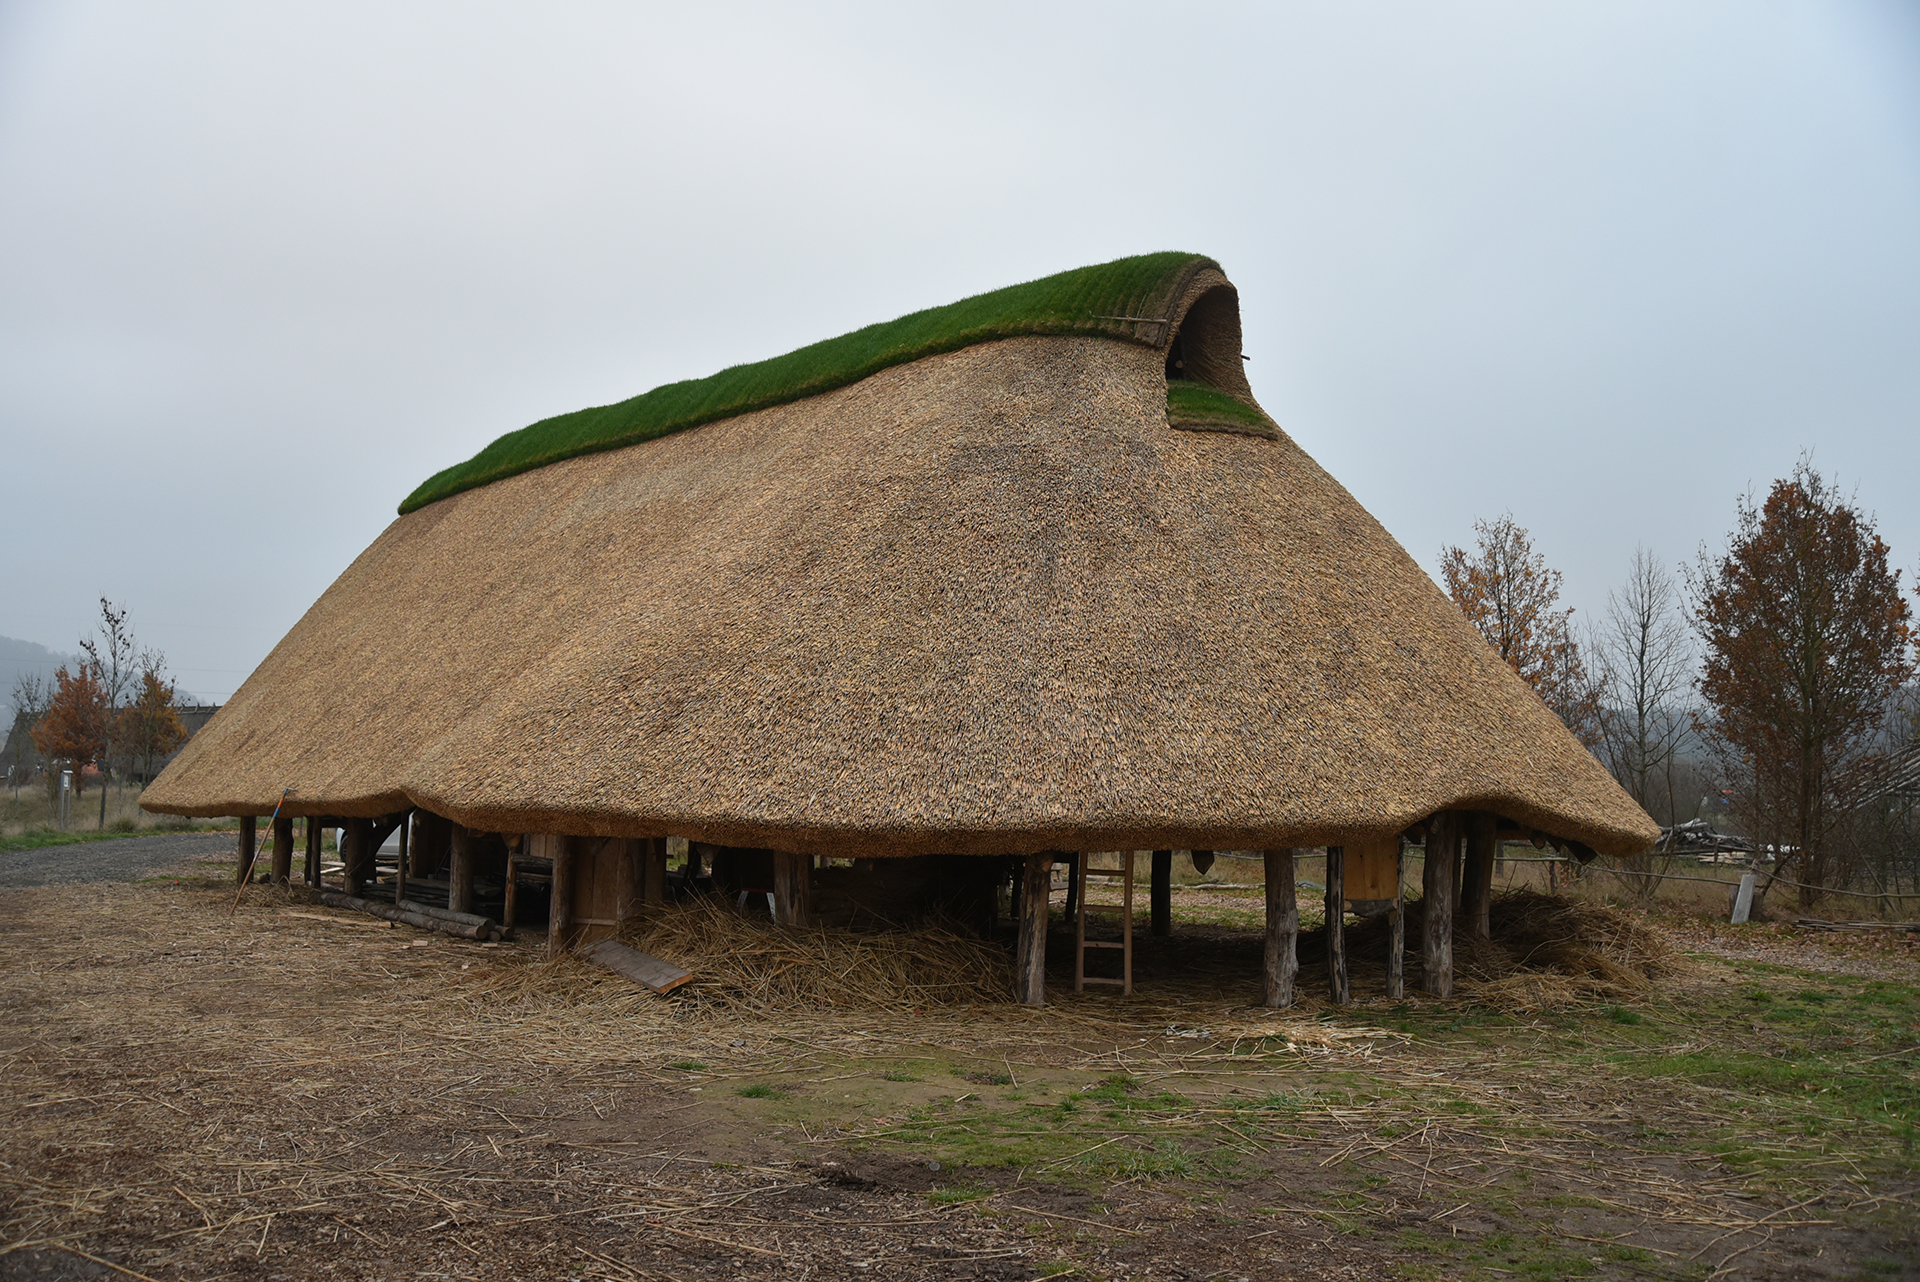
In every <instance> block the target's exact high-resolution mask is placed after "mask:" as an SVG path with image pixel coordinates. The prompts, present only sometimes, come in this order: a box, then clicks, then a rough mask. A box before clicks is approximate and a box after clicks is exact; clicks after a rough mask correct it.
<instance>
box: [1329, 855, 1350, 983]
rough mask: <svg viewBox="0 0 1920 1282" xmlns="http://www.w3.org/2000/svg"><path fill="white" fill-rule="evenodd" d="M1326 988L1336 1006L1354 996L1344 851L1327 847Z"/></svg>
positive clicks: (1345, 856)
mask: <svg viewBox="0 0 1920 1282" xmlns="http://www.w3.org/2000/svg"><path fill="white" fill-rule="evenodd" d="M1326 904H1327V992H1328V994H1329V995H1331V997H1332V998H1333V1003H1334V1005H1336V1006H1344V1005H1346V1004H1347V1003H1348V1002H1350V1001H1352V1000H1353V993H1352V991H1351V990H1350V989H1349V988H1348V985H1347V852H1346V848H1345V847H1344V846H1328V847H1327V899H1326Z"/></svg>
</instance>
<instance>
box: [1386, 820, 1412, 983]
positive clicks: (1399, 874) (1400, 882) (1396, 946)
mask: <svg viewBox="0 0 1920 1282" xmlns="http://www.w3.org/2000/svg"><path fill="white" fill-rule="evenodd" d="M1395 845H1397V846H1398V850H1397V851H1396V852H1395V854H1394V866H1393V907H1392V908H1390V909H1388V911H1387V996H1388V997H1390V998H1392V999H1393V1000H1395V1001H1398V1000H1400V999H1401V998H1403V997H1405V996H1406V995H1407V839H1406V838H1405V837H1402V838H1401V839H1400V840H1399V841H1398V842H1396V843H1395Z"/></svg>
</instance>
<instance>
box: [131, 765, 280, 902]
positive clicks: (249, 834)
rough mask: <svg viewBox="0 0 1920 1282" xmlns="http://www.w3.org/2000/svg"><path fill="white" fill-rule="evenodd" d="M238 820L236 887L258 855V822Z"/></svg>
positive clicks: (249, 873) (247, 817) (244, 817)
mask: <svg viewBox="0 0 1920 1282" xmlns="http://www.w3.org/2000/svg"><path fill="white" fill-rule="evenodd" d="M105 786H106V785H105V784H102V785H101V787H105ZM239 819H240V840H239V843H238V845H239V848H238V849H237V850H236V851H235V852H234V853H235V855H236V856H237V857H238V860H239V862H238V863H236V864H235V865H234V869H233V884H234V885H236V886H244V885H246V884H247V878H248V877H250V876H252V875H253V860H254V856H255V855H256V854H257V853H258V851H257V848H256V846H255V844H254V839H255V835H256V833H257V831H258V830H257V828H256V825H257V824H258V822H259V820H258V819H257V818H256V817H255V816H253V815H241V816H239Z"/></svg>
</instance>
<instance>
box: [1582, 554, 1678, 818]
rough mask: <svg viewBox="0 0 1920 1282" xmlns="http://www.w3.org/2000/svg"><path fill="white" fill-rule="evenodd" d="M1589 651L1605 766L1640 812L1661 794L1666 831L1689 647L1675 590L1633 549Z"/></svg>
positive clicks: (1662, 571) (1672, 814) (1648, 557)
mask: <svg viewBox="0 0 1920 1282" xmlns="http://www.w3.org/2000/svg"><path fill="white" fill-rule="evenodd" d="M1589 646H1590V649H1591V651H1592V653H1593V655H1594V658H1595V660H1596V664H1597V666H1598V668H1599V678H1600V686H1601V690H1602V695H1601V699H1602V706H1603V708H1604V712H1603V715H1602V717H1601V729H1602V732H1603V734H1604V736H1605V740H1604V742H1605V746H1606V752H1607V765H1608V766H1609V767H1610V768H1611V769H1612V771H1613V777H1614V778H1615V779H1618V780H1619V781H1620V786H1621V787H1623V788H1625V789H1626V790H1627V793H1628V794H1629V795H1630V796H1631V797H1632V798H1633V799H1634V800H1635V801H1637V802H1639V803H1640V807H1641V809H1643V810H1646V811H1648V812H1649V813H1651V812H1652V811H1653V810H1654V807H1655V804H1656V801H1657V800H1658V799H1659V798H1661V797H1664V799H1665V802H1666V804H1665V805H1664V806H1662V807H1661V809H1662V810H1664V811H1665V812H1666V820H1667V823H1668V825H1669V826H1671V825H1672V824H1674V823H1675V822H1677V821H1678V819H1679V815H1678V814H1677V812H1676V809H1675V804H1674V796H1673V791H1674V788H1673V785H1674V780H1673V766H1674V759H1675V757H1676V755H1677V754H1678V752H1679V750H1680V745H1681V743H1682V742H1684V740H1685V738H1686V734H1687V731H1688V729H1689V728H1690V725H1691V720H1690V718H1689V716H1688V713H1687V709H1686V708H1685V707H1683V704H1684V703H1685V702H1686V697H1687V694H1688V692H1689V690H1690V688H1691V686H1692V682H1693V666H1694V662H1693V646H1692V638H1691V636H1690V634H1689V632H1688V629H1687V626H1686V621H1685V618H1684V617H1683V616H1682V614H1681V612H1680V590H1679V587H1678V585H1677V584H1675V582H1674V580H1673V576H1672V575H1671V574H1669V573H1668V572H1667V569H1666V567H1665V566H1663V565H1661V564H1660V561H1659V560H1658V559H1657V558H1656V557H1655V556H1654V555H1653V553H1651V552H1649V551H1648V550H1647V549H1646V548H1644V547H1637V548H1635V549H1634V553H1633V565H1632V568H1631V569H1630V570H1629V571H1628V574H1627V581H1626V583H1625V584H1623V585H1622V586H1621V587H1619V588H1616V589H1614V590H1613V591H1610V592H1608V593H1607V612H1606V615H1605V617H1604V618H1603V619H1602V621H1601V623H1600V625H1599V626H1598V627H1597V628H1595V629H1594V631H1593V635H1592V639H1591V641H1590V643H1589Z"/></svg>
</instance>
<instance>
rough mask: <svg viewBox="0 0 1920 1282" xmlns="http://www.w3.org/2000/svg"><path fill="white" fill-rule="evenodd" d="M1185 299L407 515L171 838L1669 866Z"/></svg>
mask: <svg viewBox="0 0 1920 1282" xmlns="http://www.w3.org/2000/svg"><path fill="white" fill-rule="evenodd" d="M1179 284H1180V291H1179V293H1178V295H1177V296H1176V297H1173V298H1170V299H1167V300H1165V302H1166V306H1167V308H1168V310H1167V311H1165V312H1164V313H1160V314H1163V315H1166V316H1168V317H1169V318H1170V320H1171V321H1172V322H1173V324H1171V325H1167V326H1158V327H1154V328H1158V329H1160V330H1164V331H1166V334H1165V336H1164V337H1161V336H1158V335H1155V336H1152V337H1151V338H1143V336H1142V335H1141V334H1139V333H1134V334H1126V335H1104V334H1102V335H1091V334H1079V333H1068V334H1035V335H1021V336H1015V337H1006V338H990V339H987V340H986V341H981V342H976V343H972V344H970V345H967V346H964V347H961V348H959V349H958V350H949V351H943V352H938V353H935V354H932V355H927V356H922V357H920V358H918V359H914V360H909V361H906V362H904V363H897V364H892V365H889V366H888V367H886V368H884V369H881V370H880V371H879V372H877V373H873V374H870V375H868V376H867V377H865V378H863V379H861V380H860V381H858V382H855V383H852V384H850V385H847V386H843V387H839V388H837V389H835V390H832V391H827V392H823V393H820V394H817V395H813V396H809V397H806V398H804V399H798V400H791V401H788V402H787V403H784V404H779V405H775V406H773V407H770V408H764V409H759V410H755V411H752V412H749V413H744V414H739V415H736V416H733V417H729V418H724V419H720V420H718V421H713V422H708V423H706V424H704V425H703V426H700V427H698V428H697V429H694V430H680V431H675V432H671V433H669V434H664V435H658V436H655V437H653V438H652V439H647V440H643V441H640V442H639V443H637V444H630V445H626V446H623V447H619V448H613V449H602V450H598V451H595V452H587V453H581V454H579V455H577V456H575V457H569V458H564V459H562V460H560V461H558V462H553V463H549V464H547V465H546V466H542V467H538V468H536V469H534V470H526V471H520V472H518V473H515V474H512V475H504V476H501V477H499V478H497V479H494V480H492V481H491V483H488V484H483V485H480V486H478V487H477V488H469V489H465V490H462V491H459V492H455V493H451V494H449V496H447V497H444V498H441V499H439V500H438V501H434V502H431V503H428V504H427V505H426V506H424V507H420V508H418V509H417V510H414V511H412V512H410V513H408V514H407V515H404V516H402V517H400V518H399V519H398V520H396V521H395V522H394V523H393V524H392V525H391V526H389V527H388V529H387V530H386V532H385V533H383V534H382V535H381V536H380V538H379V539H378V540H377V541H376V542H375V543H374V544H373V546H372V547H370V548H368V549H367V551H366V552H364V553H363V554H361V556H360V557H359V558H358V559H357V560H356V561H355V562H354V563H353V565H352V566H350V567H349V568H348V569H347V571H346V573H344V574H343V575H341V577H340V579H339V580H338V581H337V582H336V583H335V584H334V585H333V586H332V587H331V588H330V589H328V591H327V592H326V594H325V595H324V596H322V597H321V599H320V600H319V601H318V602H317V603H316V604H315V605H314V606H313V608H312V609H311V610H309V611H308V612H307V614H306V616H305V617H304V618H303V619H301V621H300V622H299V624H298V625H296V626H295V628H294V629H293V631H292V632H291V633H289V634H288V636H287V637H286V639H285V640H283V641H282V642H281V643H280V645H279V646H277V647H276V648H275V649H274V651H273V653H272V654H270V655H269V656H268V657H267V659H266V661H265V662H264V663H262V664H261V665H260V668H259V670H258V671H256V672H255V673H254V674H253V676H252V677H251V678H250V679H249V680H248V681H247V683H246V684H245V686H243V687H242V689H241V690H240V691H239V692H238V693H237V694H236V695H235V696H234V698H233V700H232V701H231V702H230V703H229V704H228V705H227V706H226V707H225V708H224V709H223V710H222V711H221V713H220V714H219V716H217V717H216V718H215V719H214V721H213V722H212V724H210V725H209V726H208V727H207V728H206V729H205V730H203V731H201V732H200V734H199V735H197V736H196V737H195V738H194V740H193V742H192V743H191V744H190V745H189V746H188V748H187V749H186V751H185V752H183V753H182V755H181V757H180V759H179V760H178V761H176V762H175V763H174V764H173V765H172V766H171V767H170V768H169V769H168V770H167V771H166V773H165V774H163V775H162V776H161V778H160V779H159V780H158V781H156V782H155V783H154V784H153V785H152V787H150V788H149V789H148V791H147V793H146V795H145V797H144V799H143V804H144V805H146V806H147V807H148V808H149V809H153V810H159V811H165V812H170V813H177V814H191V815H218V814H244V813H266V812H267V811H268V810H270V809H271V808H272V806H273V804H274V802H275V801H277V800H278V799H279V797H280V795H281V791H282V789H284V788H287V787H292V788H293V789H295V792H294V795H293V798H292V805H291V808H292V809H293V811H294V812H295V813H301V814H329V815H373V814H381V813H387V812H391V811H394V810H397V809H400V808H403V807H405V806H407V805H412V804H418V805H423V806H426V807H428V808H430V809H432V810H434V811H437V812H438V813H440V814H443V815H447V816H450V817H452V818H454V819H456V820H459V821H460V822H463V823H466V824H468V825H470V826H473V827H477V828H482V829H487V830H494V831H509V832H567V833H582V834H605V835H630V836H659V835H679V836H686V837H690V838H694V839H697V840H703V841H709V842H715V843H719V844H723V845H733V846H764V847H772V848H776V849H788V850H799V851H805V852H812V853H826V854H835V855H888V854H918V853H928V852H940V851H948V852H956V853H1021V852H1029V851H1034V850H1042V849H1067V850H1073V849H1082V850H1106V849H1141V848H1167V847H1177V848H1213V849H1221V848H1225V849H1248V848H1252V849H1259V848H1268V847H1276V846H1295V845H1319V844H1322V843H1327V842H1340V841H1350V840H1358V839H1361V838H1364V837H1367V836H1378V835H1382V834H1387V833H1393V832H1397V831H1399V830H1400V829H1402V828H1404V827H1405V826H1406V825H1408V824H1410V823H1413V822H1415V821H1418V820H1419V819H1421V818H1423V817H1425V816H1427V815H1429V814H1431V813H1432V812H1434V811H1436V810H1439V809H1444V808H1450V807H1460V808H1467V807H1471V808H1485V809H1491V810H1496V811H1499V812H1501V813H1502V814H1504V815H1506V816H1508V817H1509V818H1511V819H1513V820H1515V821H1516V822H1519V823H1521V824H1523V825H1527V826H1530V827H1534V828H1538V829H1540V830H1543V831H1545V832H1547V833H1550V834H1552V835H1554V836H1556V837H1560V838H1563V839H1568V840H1574V841H1581V842H1585V843H1587V844H1589V845H1591V846H1593V847H1595V848H1596V849H1598V850H1600V851H1601V852H1603V853H1625V852H1629V851H1637V850H1639V849H1642V848H1644V847H1645V846H1646V845H1648V844H1649V843H1650V842H1651V841H1652V840H1653V839H1654V838H1655V837H1656V836H1657V834H1658V829H1657V828H1656V826H1655V825H1654V824H1653V823H1652V821H1650V820H1649V819H1648V818H1647V817H1646V816H1645V815H1644V814H1643V813H1642V812H1641V811H1640V810H1639V809H1638V807H1636V806H1635V805H1634V804H1633V803H1632V801H1630V800H1629V799H1628V798H1627V797H1626V796H1625V794H1623V793H1622V792H1621V791H1620V790H1619V788H1618V787H1616V786H1615V784H1614V783H1613V781H1612V779H1611V778H1610V777H1609V776H1608V775H1607V773H1606V772H1605V771H1604V770H1603V769H1601V768H1600V766H1599V765H1598V764H1597V763H1596V762H1595V761H1594V759H1593V757H1592V756H1591V755H1590V754H1589V753H1588V752H1587V751H1586V750H1585V749H1584V748H1582V747H1581V746H1580V744H1579V743H1578V742H1576V741H1575V740H1574V738H1573V737H1572V736H1571V735H1570V734H1568V733H1567V731H1566V730H1565V729H1564V728H1563V727H1562V726H1561V725H1560V723H1559V721H1558V720H1557V719H1556V718H1555V717H1554V716H1553V714H1552V713H1551V712H1550V711H1548V709H1547V708H1546V707H1545V706H1544V705H1543V704H1542V703H1541V702H1540V700H1539V699H1538V698H1536V697H1535V696H1534V695H1533V694H1532V692H1531V691H1530V690H1529V689H1528V688H1527V687H1526V686H1525V685H1524V684H1523V683H1522V682H1521V681H1520V679H1519V678H1518V677H1516V676H1515V675H1514V674H1513V673H1512V672H1511V671H1510V670H1509V669H1508V668H1507V667H1506V666H1505V665H1504V664H1502V663H1501V662H1500V661H1499V659H1498V658H1497V657H1496V656H1495V655H1494V654H1493V652H1492V651H1491V650H1490V649H1489V648H1488V647H1487V645H1486V644H1485V643H1484V642H1483V641H1482V640H1481V639H1480V637H1479V635H1478V634H1477V633H1476V632H1474V630H1473V629H1472V627H1471V626H1470V625H1469V624H1468V623H1467V622H1466V620H1465V619H1464V618H1463V617H1462V616H1461V615H1460V612H1459V611H1458V610H1456V609H1455V608H1454V607H1453V605H1452V603H1451V602H1449V601H1448V600H1447V598H1446V597H1445V596H1444V595H1443V594H1442V593H1441V592H1440V591H1439V589H1438V588H1436V587H1435V586H1434V584H1433V582H1432V580H1431V579H1429V578H1428V577H1427V575H1426V574H1425V573H1424V572H1422V571H1421V569H1420V568H1419V566H1417V565H1416V564H1415V563H1414V561H1413V560H1412V558H1410V557H1409V556H1407V554H1406V553H1405V551H1403V550H1402V549H1401V548H1400V547H1399V545H1398V544H1396V543H1395V542H1394V541H1393V539H1392V538H1391V536H1389V535H1388V534H1387V532H1386V531H1385V530H1384V529H1382V528H1381V526H1380V524H1379V523H1378V522H1377V521H1375V520H1374V519H1373V518H1372V517H1371V516H1369V515H1368V514H1367V513H1366V511H1364V510H1363V509H1362V508H1361V507H1360V505H1359V504H1358V503H1356V502H1355V501H1354V500H1353V498H1352V496H1351V495H1349V494H1348V493H1347V492H1346V491H1345V490H1344V489H1342V488H1341V486H1340V485H1339V483H1338V482H1336V481H1335V480H1334V479H1333V478H1332V477H1330V476H1328V475H1327V474H1326V473H1325V472H1324V471H1322V470H1321V469H1320V467H1319V466H1318V465H1317V464H1315V463H1314V461H1313V460H1312V459H1311V458H1309V457H1307V455H1306V454H1305V453H1303V452H1302V451H1301V450H1300V449H1299V447H1298V446H1296V445H1295V444H1294V443H1293V442H1292V441H1291V440H1289V439H1288V438H1287V437H1286V436H1285V434H1284V433H1283V432H1280V431H1279V430H1278V429H1277V428H1275V427H1274V425H1273V424H1272V422H1271V420H1269V419H1268V418H1267V417H1266V416H1265V415H1264V414H1263V413H1261V412H1260V411H1259V409H1258V406H1257V405H1256V404H1255V403H1254V401H1253V398H1252V394H1251V391H1250V389H1249V388H1248V387H1247V384H1246V380H1245V377H1244V374H1243V373H1242V367H1241V364H1240V360H1239V339H1240V335H1239V314H1238V303H1237V300H1236V297H1235V295H1234V293H1233V291H1232V286H1231V285H1229V284H1228V283H1227V281H1226V278H1225V277H1224V276H1222V275H1220V273H1219V272H1218V271H1217V270H1216V269H1215V268H1213V267H1212V266H1211V265H1203V266H1201V267H1200V268H1199V269H1198V270H1195V271H1192V272H1186V273H1185V274H1184V278H1183V279H1181V280H1180V282H1179ZM1114 314H1115V315H1127V316H1133V315H1140V316H1149V315H1154V313H1150V312H1147V311H1136V312H1116V313H1114ZM1176 360H1178V361H1179V362H1180V365H1179V367H1178V371H1177V372H1180V373H1185V374H1188V375H1190V376H1191V380H1176V384H1175V387H1174V391H1173V394H1172V397H1171V401H1172V405H1171V413H1172V415H1173V418H1174V421H1175V422H1180V423H1182V424H1183V425H1185V426H1188V427H1198V428H1203V429H1207V430H1203V431H1185V430H1173V428H1172V427H1171V426H1170V423H1169V414H1170V395H1169V390H1168V389H1169V383H1168V377H1167V375H1168V371H1169V369H1170V368H1174V362H1175V361H1176ZM1184 381H1197V382H1199V383H1201V384H1203V386H1204V387H1211V388H1212V389H1213V390H1214V393H1215V394H1216V399H1217V400H1219V401H1223V402H1224V405H1217V404H1213V402H1211V401H1209V400H1208V397H1207V394H1206V393H1205V392H1204V390H1197V389H1194V388H1191V387H1182V386H1180V385H1179V384H1180V383H1181V382H1184ZM1209 405H1213V408H1212V409H1208V406H1209Z"/></svg>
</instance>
